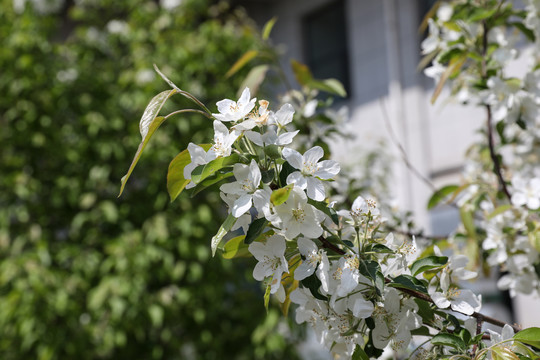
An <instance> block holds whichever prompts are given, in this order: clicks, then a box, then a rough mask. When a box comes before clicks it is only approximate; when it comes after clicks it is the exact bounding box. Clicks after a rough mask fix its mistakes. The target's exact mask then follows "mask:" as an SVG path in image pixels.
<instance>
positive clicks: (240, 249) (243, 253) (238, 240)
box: [221, 235, 251, 259]
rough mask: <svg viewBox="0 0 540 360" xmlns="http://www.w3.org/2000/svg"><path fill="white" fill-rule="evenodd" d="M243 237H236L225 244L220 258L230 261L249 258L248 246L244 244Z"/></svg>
mask: <svg viewBox="0 0 540 360" xmlns="http://www.w3.org/2000/svg"><path fill="white" fill-rule="evenodd" d="M244 238H245V236H244V235H241V236H237V237H235V238H232V239H231V240H229V241H227V243H225V246H224V247H223V253H222V254H221V256H223V258H225V259H232V258H238V257H250V256H251V253H250V252H249V250H248V247H249V246H248V245H246V244H245V243H244Z"/></svg>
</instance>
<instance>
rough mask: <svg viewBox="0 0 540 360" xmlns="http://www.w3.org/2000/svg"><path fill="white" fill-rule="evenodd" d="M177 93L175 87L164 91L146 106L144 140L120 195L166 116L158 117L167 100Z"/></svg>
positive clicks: (140, 127)
mask: <svg viewBox="0 0 540 360" xmlns="http://www.w3.org/2000/svg"><path fill="white" fill-rule="evenodd" d="M175 93H176V90H175V89H172V90H167V91H163V92H161V93H159V94H157V95H156V96H154V98H153V99H152V100H151V101H150V103H149V104H148V106H147V107H146V110H144V113H143V116H142V117H141V121H140V122H139V129H140V132H141V136H142V141H141V143H140V144H139V148H138V149H137V152H136V153H135V157H134V158H133V161H132V162H131V165H130V167H129V170H128V172H127V174H126V175H124V177H122V185H121V187H120V193H119V194H118V196H120V195H122V192H123V191H124V187H125V186H126V182H127V181H128V179H129V177H130V175H131V173H132V172H133V169H134V168H135V165H137V162H138V161H139V158H140V157H141V154H142V152H143V150H144V148H145V147H146V145H147V144H148V141H149V140H150V138H151V137H152V135H153V134H154V132H155V131H156V130H157V129H158V128H159V126H160V125H161V124H162V123H163V121H164V120H165V118H164V117H162V116H159V117H157V115H158V113H159V111H160V110H161V108H162V107H163V105H164V104H165V102H166V101H167V100H168V99H169V98H170V97H171V96H172V95H174V94H175Z"/></svg>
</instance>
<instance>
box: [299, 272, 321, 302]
mask: <svg viewBox="0 0 540 360" xmlns="http://www.w3.org/2000/svg"><path fill="white" fill-rule="evenodd" d="M300 283H301V284H302V285H303V286H305V287H307V288H308V289H309V291H310V292H311V295H313V296H314V297H315V298H316V299H319V300H323V301H327V300H328V298H327V297H326V296H324V295H322V294H321V293H320V292H319V288H320V287H321V285H322V283H321V280H319V278H318V277H317V275H316V274H312V275H310V276H308V277H307V278H305V279H304V280H301V281H300Z"/></svg>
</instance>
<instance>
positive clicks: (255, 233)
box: [244, 218, 268, 244]
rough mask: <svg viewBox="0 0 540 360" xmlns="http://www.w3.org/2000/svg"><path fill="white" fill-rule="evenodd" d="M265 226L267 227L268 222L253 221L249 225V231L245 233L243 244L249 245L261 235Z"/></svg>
mask: <svg viewBox="0 0 540 360" xmlns="http://www.w3.org/2000/svg"><path fill="white" fill-rule="evenodd" d="M266 225H268V220H266V219H265V218H260V219H257V220H254V221H253V222H252V223H251V225H249V229H248V231H247V234H246V238H245V239H244V243H246V244H251V243H252V242H253V241H254V240H255V239H256V238H258V237H259V236H260V235H261V234H262V233H263V231H264V229H265V228H266Z"/></svg>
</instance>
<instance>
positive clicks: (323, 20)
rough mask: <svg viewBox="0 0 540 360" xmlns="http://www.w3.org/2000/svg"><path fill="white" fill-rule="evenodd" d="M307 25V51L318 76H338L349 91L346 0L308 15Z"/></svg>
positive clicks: (314, 74)
mask: <svg viewBox="0 0 540 360" xmlns="http://www.w3.org/2000/svg"><path fill="white" fill-rule="evenodd" d="M303 27H304V51H305V55H306V60H307V65H308V66H309V68H310V69H311V71H312V73H313V76H314V77H315V78H316V79H328V78H335V79H338V80H339V81H341V82H342V83H343V86H344V87H345V90H346V91H347V94H349V92H350V85H349V60H348V55H349V54H348V51H347V24H346V21H345V2H344V1H343V0H340V1H333V2H332V3H330V4H328V5H326V6H324V7H323V8H319V9H317V10H316V11H314V12H312V13H310V14H308V15H306V16H305V17H304V19H303Z"/></svg>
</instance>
